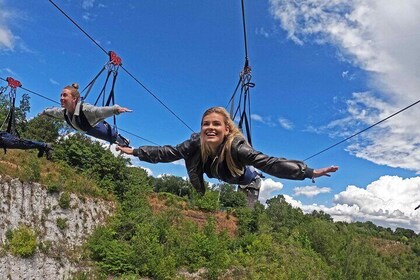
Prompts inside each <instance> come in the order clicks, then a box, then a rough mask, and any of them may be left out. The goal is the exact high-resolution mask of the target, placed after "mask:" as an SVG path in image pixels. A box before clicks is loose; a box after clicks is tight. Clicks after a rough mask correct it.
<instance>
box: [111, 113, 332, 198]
mask: <svg viewBox="0 0 420 280" xmlns="http://www.w3.org/2000/svg"><path fill="white" fill-rule="evenodd" d="M117 150H119V151H121V152H122V153H125V154H128V155H133V156H136V157H138V158H139V159H140V160H142V161H146V162H150V163H158V162H172V161H176V160H179V159H184V160H185V164H186V167H187V171H188V176H189V179H190V181H191V183H192V185H193V186H194V188H195V189H196V190H197V191H198V192H199V193H201V194H204V193H205V190H206V189H205V185H204V179H203V174H204V173H206V175H207V176H208V177H209V178H218V179H220V180H222V181H225V182H227V183H230V184H239V185H248V184H249V183H250V182H252V180H255V177H256V176H258V174H257V173H256V172H254V171H252V169H250V168H249V167H250V166H253V167H255V168H256V169H259V170H261V171H263V172H265V173H268V174H270V175H272V176H275V177H278V178H284V179H291V180H303V179H305V178H310V179H313V178H317V177H321V176H330V173H332V172H335V171H337V170H338V166H330V167H325V168H320V169H312V168H309V167H308V166H307V165H306V164H305V163H304V162H302V161H298V160H288V159H285V158H277V157H272V156H268V155H265V154H263V153H261V152H259V151H257V150H254V148H252V147H251V146H250V145H249V144H248V142H247V141H246V140H245V138H244V136H243V134H242V133H241V132H240V131H239V129H238V128H237V126H236V125H235V124H234V122H233V121H232V120H231V118H230V116H229V113H228V112H227V111H226V110H225V109H224V108H223V107H212V108H210V109H208V110H206V111H205V112H204V114H203V117H202V119H201V131H200V133H199V134H198V133H194V134H192V135H191V138H190V139H188V140H186V141H184V142H183V143H181V144H178V145H176V146H169V145H168V146H141V147H139V148H137V149H133V148H130V147H122V146H119V147H117Z"/></svg>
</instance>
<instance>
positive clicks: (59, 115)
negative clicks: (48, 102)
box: [39, 107, 64, 120]
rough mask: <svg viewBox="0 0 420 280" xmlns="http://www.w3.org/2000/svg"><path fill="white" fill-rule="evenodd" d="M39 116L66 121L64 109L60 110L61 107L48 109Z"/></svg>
mask: <svg viewBox="0 0 420 280" xmlns="http://www.w3.org/2000/svg"><path fill="white" fill-rule="evenodd" d="M39 115H40V116H48V117H52V118H56V119H61V120H64V108H59V107H50V108H46V109H45V110H44V111H42V112H41V113H40V114H39Z"/></svg>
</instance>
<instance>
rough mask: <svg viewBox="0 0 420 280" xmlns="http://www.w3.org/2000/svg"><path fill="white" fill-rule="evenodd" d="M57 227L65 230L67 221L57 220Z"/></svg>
mask: <svg viewBox="0 0 420 280" xmlns="http://www.w3.org/2000/svg"><path fill="white" fill-rule="evenodd" d="M57 227H58V228H59V229H60V230H65V229H66V228H67V219H66V218H64V219H63V218H57Z"/></svg>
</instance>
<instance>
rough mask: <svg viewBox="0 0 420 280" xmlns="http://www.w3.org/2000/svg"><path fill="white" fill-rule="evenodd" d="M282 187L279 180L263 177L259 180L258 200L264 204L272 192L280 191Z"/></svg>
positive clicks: (271, 195)
mask: <svg viewBox="0 0 420 280" xmlns="http://www.w3.org/2000/svg"><path fill="white" fill-rule="evenodd" d="M281 189H283V184H282V183H280V182H276V181H273V179H271V178H268V179H263V180H262V181H261V188H260V194H259V197H258V200H259V201H260V202H261V203H263V204H265V202H266V201H267V199H270V198H272V197H273V196H274V195H275V194H274V192H276V191H280V190H281Z"/></svg>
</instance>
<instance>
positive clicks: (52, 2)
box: [48, 0, 194, 132]
mask: <svg viewBox="0 0 420 280" xmlns="http://www.w3.org/2000/svg"><path fill="white" fill-rule="evenodd" d="M48 1H49V2H50V3H51V4H53V5H54V7H56V8H57V9H58V10H59V11H60V12H61V13H62V14H63V15H64V16H65V17H66V18H67V19H69V20H70V21H71V22H72V23H73V24H74V25H75V26H76V27H77V28H78V29H79V30H80V31H82V32H83V33H84V34H85V35H86V36H87V37H88V38H89V39H90V40H91V41H92V42H93V43H94V44H95V45H96V46H98V47H99V48H100V49H101V50H102V51H103V52H104V53H105V54H107V55H108V52H107V51H106V50H105V49H104V48H103V47H102V46H101V45H100V44H99V43H98V42H96V41H95V39H93V37H92V36H90V35H89V34H88V33H87V32H86V31H85V30H83V28H82V27H80V25H78V24H77V23H76V22H75V21H74V20H73V19H72V18H71V17H70V16H69V15H67V14H66V12H64V11H63V10H62V9H61V8H60V7H59V6H58V5H57V4H55V3H54V1H52V0H48ZM121 68H122V69H123V70H124V71H125V72H126V73H127V74H128V75H129V76H130V77H131V78H133V79H134V80H135V81H136V82H137V83H138V84H139V85H140V86H141V87H143V89H145V90H146V91H147V92H148V93H149V94H150V95H152V96H153V97H154V98H155V99H156V100H157V101H158V102H159V103H160V104H161V105H162V106H163V107H165V108H166V109H167V110H168V111H169V112H170V113H171V114H172V115H173V116H175V117H176V118H177V119H178V120H179V121H180V122H181V123H182V124H184V125H185V126H186V127H187V128H188V129H189V130H191V132H194V130H193V129H192V128H191V127H190V126H189V125H188V124H186V123H185V122H184V121H183V120H182V119H181V118H180V117H179V116H178V115H177V114H176V113H175V112H174V111H173V110H171V109H170V108H169V107H168V106H167V105H166V104H165V103H164V102H163V101H162V100H161V99H160V98H159V97H158V96H156V95H155V94H154V93H153V92H152V91H151V90H149V89H148V88H147V87H146V86H145V85H144V84H143V83H142V82H140V81H139V80H138V79H137V78H136V77H134V75H132V74H131V73H130V72H129V71H128V70H127V69H125V68H124V67H123V66H121Z"/></svg>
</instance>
